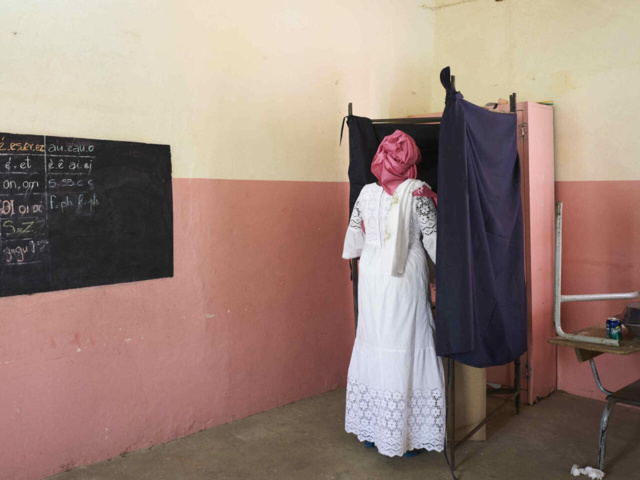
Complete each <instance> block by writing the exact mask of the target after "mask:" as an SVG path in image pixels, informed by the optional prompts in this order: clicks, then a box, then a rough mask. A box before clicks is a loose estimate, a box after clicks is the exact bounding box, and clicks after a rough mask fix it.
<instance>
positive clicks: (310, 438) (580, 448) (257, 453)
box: [50, 390, 640, 480]
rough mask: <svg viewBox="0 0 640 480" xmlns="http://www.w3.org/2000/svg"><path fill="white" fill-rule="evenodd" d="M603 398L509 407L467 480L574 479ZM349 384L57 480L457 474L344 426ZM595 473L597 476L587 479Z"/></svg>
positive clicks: (617, 463)
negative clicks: (388, 451)
mask: <svg viewBox="0 0 640 480" xmlns="http://www.w3.org/2000/svg"><path fill="white" fill-rule="evenodd" d="M603 405H604V404H603V403H601V402H597V401H594V400H588V399H584V398H578V397H573V396H571V395H568V394H565V393H562V392H559V393H555V394H554V395H552V396H551V397H550V398H548V399H545V400H542V401H541V402H539V403H538V404H537V405H536V406H534V407H526V406H525V407H523V410H522V412H521V414H520V416H518V417H516V416H515V414H514V412H513V408H510V407H507V408H505V409H504V410H503V411H502V412H501V413H500V414H499V415H498V416H497V417H496V418H495V419H494V420H493V422H492V423H490V425H489V427H488V430H487V441H486V442H472V443H468V444H465V445H463V446H462V447H461V448H460V449H458V451H457V452H456V455H457V461H458V465H457V468H456V474H457V475H458V477H459V478H460V480H475V479H478V480H480V479H482V480H487V479H505V480H507V479H508V480H513V479H518V480H527V479H531V480H540V479H545V480H551V479H564V480H568V479H570V478H573V477H571V476H570V474H569V471H570V469H571V466H572V465H573V464H574V463H577V464H579V465H580V466H585V465H591V466H594V467H595V466H596V454H597V445H596V444H597V434H598V427H599V423H600V415H601V413H602V407H603ZM343 417H344V390H337V391H334V392H329V393H326V394H324V395H319V396H317V397H314V398H310V399H307V400H303V401H300V402H297V403H294V404H291V405H287V406H285V407H282V408H278V409H276V410H271V411H269V412H265V413H261V414H258V415H254V416H252V417H249V418H245V419H243V420H239V421H236V422H234V423H230V424H227V425H222V426H219V427H215V428H212V429H210V430H207V431H203V432H200V433H197V434H194V435H191V436H189V437H187V438H183V439H181V440H176V441H174V442H171V443H167V444H165V445H160V446H156V447H153V448H150V449H148V450H141V451H138V452H133V453H130V454H126V455H123V456H121V457H118V458H114V459H111V460H108V461H105V462H102V463H98V464H95V465H91V466H89V467H81V468H77V469H74V470H70V471H68V472H65V473H62V474H59V475H56V476H54V477H50V480H54V479H55V480H147V479H149V480H174V479H175V480H178V479H179V480H183V479H184V480H205V479H206V480H231V479H234V480H235V479H269V480H276V479H277V480H283V479H296V480H306V479H325V480H329V479H336V480H361V479H376V480H377V479H380V480H382V479H384V480H389V479H403V480H411V479H418V478H419V479H421V480H424V479H433V480H439V479H442V480H448V479H450V478H451V475H450V473H449V471H448V469H447V466H446V464H445V460H444V458H443V456H442V454H437V453H422V454H420V455H418V456H417V457H415V458H397V457H396V458H387V457H384V456H382V455H379V454H377V453H376V452H375V451H374V450H368V449H365V448H364V447H363V446H362V444H360V443H359V442H358V441H357V439H356V438H355V437H354V436H353V435H348V434H347V433H345V432H344V430H343ZM639 434H640V411H638V410H633V409H629V408H625V407H621V406H618V407H616V408H615V409H614V412H613V416H612V419H611V422H610V425H609V440H608V450H607V464H606V466H605V472H606V473H607V476H606V478H607V480H609V479H639V478H640V445H638V439H639V438H640V435H639ZM580 478H585V479H586V478H588V477H580Z"/></svg>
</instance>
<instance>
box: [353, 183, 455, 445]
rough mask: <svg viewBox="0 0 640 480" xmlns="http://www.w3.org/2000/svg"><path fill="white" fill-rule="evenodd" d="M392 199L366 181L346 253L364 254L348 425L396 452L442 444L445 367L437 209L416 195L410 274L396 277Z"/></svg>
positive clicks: (361, 260)
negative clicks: (390, 258)
mask: <svg viewBox="0 0 640 480" xmlns="http://www.w3.org/2000/svg"><path fill="white" fill-rule="evenodd" d="M390 202H391V196H390V195H388V194H387V193H386V192H385V191H384V190H383V189H382V187H380V186H379V185H377V184H373V183H372V184H369V185H366V186H365V187H364V188H363V189H362V191H361V192H360V196H359V197H358V200H357V201H356V204H355V207H354V209H353V213H352V215H351V220H350V222H349V228H348V230H347V235H346V238H345V245H344V252H343V255H342V256H343V258H356V257H360V272H359V276H360V279H359V283H358V310H359V316H358V330H357V332H356V341H355V344H354V347H353V353H352V355H351V364H350V365H349V375H348V381H347V409H346V418H345V429H346V430H347V432H349V433H355V434H356V435H357V436H358V439H359V440H360V441H364V440H367V441H369V442H374V443H375V444H376V447H377V448H378V451H379V452H380V453H382V454H384V455H388V456H395V455H402V454H404V453H405V452H407V451H409V450H413V449H420V448H425V449H427V450H436V451H442V449H443V447H444V440H445V396H444V374H443V368H442V362H441V360H440V358H439V357H437V356H436V353H435V345H434V338H433V336H434V322H433V315H432V313H431V306H430V305H429V299H428V288H429V278H428V268H427V258H426V254H425V249H426V251H427V252H428V253H429V256H430V257H431V259H432V260H434V261H435V258H436V255H435V253H436V208H435V205H434V203H433V201H432V200H431V199H430V198H425V197H413V200H412V210H413V211H412V213H411V222H410V227H409V253H408V257H407V263H406V266H405V270H404V274H403V276H402V277H392V276H388V275H383V274H382V273H381V268H380V262H381V257H382V255H381V252H382V241H383V236H382V233H383V232H384V231H385V228H386V222H387V213H388V212H389V206H390ZM363 223H364V230H363V228H362V225H363ZM421 237H422V242H421Z"/></svg>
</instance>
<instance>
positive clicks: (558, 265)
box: [553, 202, 637, 347]
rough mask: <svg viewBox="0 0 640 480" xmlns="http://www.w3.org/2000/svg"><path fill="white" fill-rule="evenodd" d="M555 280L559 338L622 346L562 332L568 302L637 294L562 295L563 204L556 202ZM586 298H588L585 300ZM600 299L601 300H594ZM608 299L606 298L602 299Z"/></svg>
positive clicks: (554, 305) (556, 323) (600, 339)
mask: <svg viewBox="0 0 640 480" xmlns="http://www.w3.org/2000/svg"><path fill="white" fill-rule="evenodd" d="M555 253H556V254H555V278H554V282H553V283H554V284H553V323H554V325H555V327H556V333H557V334H558V336H559V337H562V338H566V339H567V340H573V341H575V342H582V343H595V344H598V345H611V346H614V347H619V346H620V340H614V339H613V338H600V337H588V336H586V335H576V334H573V333H566V332H565V331H564V330H562V323H561V320H560V306H561V304H562V302H564V301H565V300H564V299H565V298H568V300H567V301H569V302H571V301H576V302H577V301H585V300H609V299H612V296H614V297H613V298H636V296H635V295H636V294H637V292H633V294H632V295H634V296H632V297H627V296H625V297H620V295H631V294H624V293H622V294H605V295H562V290H561V285H562V202H556V252H555ZM585 297H586V298H585ZM592 297H600V298H592ZM602 297H606V298H602Z"/></svg>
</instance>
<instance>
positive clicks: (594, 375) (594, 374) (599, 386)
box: [589, 358, 613, 395]
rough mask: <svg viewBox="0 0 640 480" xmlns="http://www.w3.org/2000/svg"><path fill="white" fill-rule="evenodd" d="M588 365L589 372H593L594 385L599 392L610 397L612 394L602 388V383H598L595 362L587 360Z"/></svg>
mask: <svg viewBox="0 0 640 480" xmlns="http://www.w3.org/2000/svg"><path fill="white" fill-rule="evenodd" d="M589 364H590V365H591V371H592V372H593V378H595V380H596V385H597V386H598V388H599V389H600V391H601V392H602V393H604V394H605V395H611V394H612V393H613V392H611V391H609V390H607V389H606V388H604V386H603V385H602V383H600V375H598V370H597V369H596V362H594V361H593V358H590V359H589Z"/></svg>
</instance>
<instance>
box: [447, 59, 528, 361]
mask: <svg viewBox="0 0 640 480" xmlns="http://www.w3.org/2000/svg"><path fill="white" fill-rule="evenodd" d="M441 81H442V84H443V86H444V87H445V89H446V91H447V93H446V105H445V109H444V112H443V117H442V122H441V124H440V139H439V150H438V245H437V252H438V253H437V262H436V263H437V268H436V291H437V302H436V351H437V354H438V355H440V356H445V357H450V358H453V359H455V360H457V361H459V362H461V363H464V364H467V365H471V366H474V367H488V366H493V365H502V364H505V363H508V362H512V361H514V360H515V359H517V358H518V357H520V356H521V355H522V354H523V353H524V352H525V351H526V349H527V306H526V301H527V297H526V291H525V283H524V243H523V241H524V238H523V226H522V205H521V200H520V162H519V159H518V151H517V136H516V135H517V133H516V130H517V117H516V115H515V114H513V113H511V114H508V113H498V112H492V111H489V110H486V109H484V108H481V107H478V106H476V105H473V104H471V103H469V102H467V101H466V100H464V99H463V97H462V94H461V93H459V92H456V91H455V90H454V89H453V88H452V87H451V84H450V75H449V69H448V68H446V69H444V70H443V71H442V73H441Z"/></svg>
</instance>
